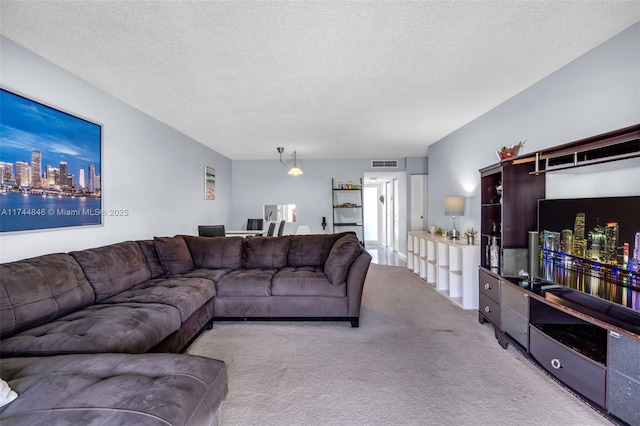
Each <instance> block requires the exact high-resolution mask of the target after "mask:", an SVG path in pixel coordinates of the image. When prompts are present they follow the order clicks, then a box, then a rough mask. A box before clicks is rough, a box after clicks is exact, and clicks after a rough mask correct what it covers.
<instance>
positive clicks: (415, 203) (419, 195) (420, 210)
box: [410, 175, 427, 231]
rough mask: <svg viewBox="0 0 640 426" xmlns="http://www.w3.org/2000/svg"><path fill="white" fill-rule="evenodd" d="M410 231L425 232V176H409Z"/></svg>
mask: <svg viewBox="0 0 640 426" xmlns="http://www.w3.org/2000/svg"><path fill="white" fill-rule="evenodd" d="M410 230H411V231H426V230H427V175H411V229H410Z"/></svg>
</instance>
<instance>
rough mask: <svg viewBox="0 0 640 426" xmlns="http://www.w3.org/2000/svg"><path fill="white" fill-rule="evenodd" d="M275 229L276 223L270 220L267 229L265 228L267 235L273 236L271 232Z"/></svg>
mask: <svg viewBox="0 0 640 426" xmlns="http://www.w3.org/2000/svg"><path fill="white" fill-rule="evenodd" d="M275 231H276V223H275V222H271V223H270V224H269V229H268V230H267V237H273V233H274V232H275Z"/></svg>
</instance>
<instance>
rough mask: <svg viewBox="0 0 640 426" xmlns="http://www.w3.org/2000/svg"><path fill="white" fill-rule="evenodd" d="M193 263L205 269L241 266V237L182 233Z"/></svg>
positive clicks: (237, 267)
mask: <svg viewBox="0 0 640 426" xmlns="http://www.w3.org/2000/svg"><path fill="white" fill-rule="evenodd" d="M183 238H184V240H185V242H186V243H187V247H189V252H191V257H192V258H193V264H194V266H195V267H196V268H205V269H221V268H225V269H240V268H242V252H243V241H244V238H241V237H194V236H191V235H183Z"/></svg>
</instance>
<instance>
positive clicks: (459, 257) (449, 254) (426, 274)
mask: <svg viewBox="0 0 640 426" xmlns="http://www.w3.org/2000/svg"><path fill="white" fill-rule="evenodd" d="M478 265H480V245H479V244H474V245H468V244H466V240H455V241H454V240H449V239H447V238H446V237H440V236H437V235H433V234H430V233H428V232H424V231H411V232H409V235H408V236H407V268H409V269H411V270H412V271H413V272H415V273H416V274H417V275H418V276H419V277H420V278H422V279H423V280H425V281H426V282H427V283H428V284H429V285H431V286H432V287H434V288H435V289H436V290H438V291H439V292H440V293H442V294H444V295H445V296H447V297H448V298H449V299H451V300H452V301H453V302H454V303H456V304H457V305H459V306H461V307H462V308H463V309H478Z"/></svg>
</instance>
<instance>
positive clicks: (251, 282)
mask: <svg viewBox="0 0 640 426" xmlns="http://www.w3.org/2000/svg"><path fill="white" fill-rule="evenodd" d="M276 272H277V271H276V270H275V269H238V270H237V271H232V272H229V273H228V274H227V275H225V276H224V277H222V278H220V281H218V283H217V284H216V296H270V295H271V277H273V275H274V274H275V273H276Z"/></svg>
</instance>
